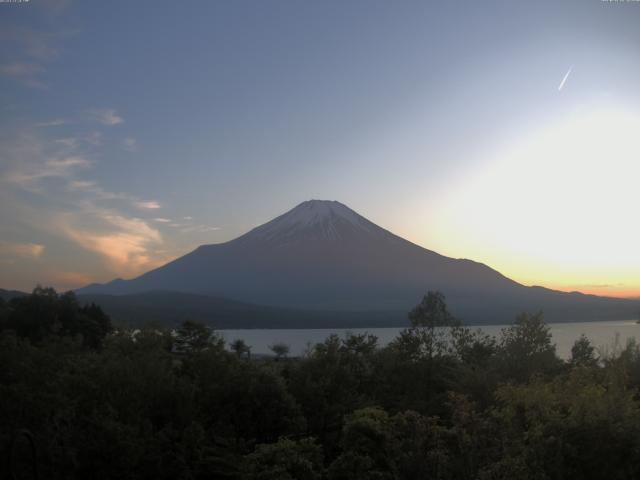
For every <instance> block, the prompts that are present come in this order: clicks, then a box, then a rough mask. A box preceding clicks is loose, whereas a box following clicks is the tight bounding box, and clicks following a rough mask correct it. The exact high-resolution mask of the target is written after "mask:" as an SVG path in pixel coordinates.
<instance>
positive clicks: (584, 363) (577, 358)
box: [569, 335, 598, 367]
mask: <svg viewBox="0 0 640 480" xmlns="http://www.w3.org/2000/svg"><path fill="white" fill-rule="evenodd" d="M595 352H596V349H595V347H593V346H592V345H591V342H590V341H589V339H588V338H587V337H585V336H584V335H580V338H579V339H577V340H576V341H575V342H574V344H573V347H571V360H570V361H569V363H570V364H571V365H572V366H574V367H594V366H595V365H596V364H597V363H598V358H597V357H596V353H595Z"/></svg>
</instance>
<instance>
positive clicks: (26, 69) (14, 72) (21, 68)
mask: <svg viewBox="0 0 640 480" xmlns="http://www.w3.org/2000/svg"><path fill="white" fill-rule="evenodd" d="M43 71H44V68H43V67H42V66H40V65H38V64H36V63H23V62H15V63H9V64H5V65H2V66H0V75H5V76H7V77H32V76H34V75H36V74H38V73H41V72H43Z"/></svg>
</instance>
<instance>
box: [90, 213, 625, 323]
mask: <svg viewBox="0 0 640 480" xmlns="http://www.w3.org/2000/svg"><path fill="white" fill-rule="evenodd" d="M435 289H437V290H440V291H442V292H443V293H444V294H445V295H446V296H447V299H448V301H449V303H450V304H451V306H452V309H453V310H454V313H457V314H458V315H459V316H461V317H463V319H464V320H466V321H468V322H473V323H476V322H499V321H509V320H511V319H512V318H513V316H514V315H515V314H516V313H517V312H519V311H522V310H538V309H543V310H545V313H546V314H547V317H548V318H549V319H550V320H557V321H559V320H581V319H585V320H596V319H614V318H615V319H619V318H633V317H635V312H636V307H637V303H635V302H629V301H625V300H620V299H608V298H600V297H593V296H587V295H581V294H566V293H561V292H554V291H551V290H547V289H542V288H531V287H524V286H522V285H520V284H518V283H516V282H514V281H512V280H510V279H508V278H506V277H505V276H503V275H502V274H500V273H499V272H497V271H495V270H493V269H491V268H489V267H487V266H486V265H483V264H481V263H477V262H473V261H471V260H464V259H453V258H449V257H445V256H442V255H439V254H437V253H435V252H432V251H430V250H427V249H424V248H422V247H420V246H418V245H415V244H413V243H411V242H408V241H407V240H404V239H402V238H400V237H398V236H396V235H394V234H392V233H391V232H389V231H387V230H384V229H382V228H380V227H378V226H377V225H375V224H373V223H372V222H370V221H369V220H367V219H366V218H364V217H362V216H360V215H358V214H357V213H356V212H354V211H353V210H351V209H350V208H348V207H346V206H345V205H343V204H341V203H339V202H330V201H320V200H311V201H307V202H304V203H302V204H300V205H298V206H297V207H295V208H294V209H292V210H290V211H289V212H287V213H285V214H284V215H281V216H279V217H277V218H275V219H274V220H272V221H270V222H268V223H266V224H264V225H261V226H259V227H257V228H255V229H253V230H251V231H250V232H248V233H246V234H244V235H242V236H240V237H238V238H236V239H235V240H232V241H230V242H226V243H221V244H216V245H203V246H201V247H198V248H197V249H196V250H194V251H193V252H191V253H189V254H187V255H185V256H183V257H180V258H178V259H176V260H174V261H173V262H170V263H168V264H167V265H164V266H162V267H160V268H157V269H155V270H152V271H150V272H147V273H145V274H144V275H141V276H140V277H138V278H135V279H133V280H115V281H113V282H110V283H108V284H105V285H91V286H88V287H85V288H84V289H81V290H80V291H79V293H84V294H88V293H103V294H112V295H123V294H134V293H142V292H146V291H152V290H165V291H176V292H184V293H194V294H201V295H215V296H221V297H227V298H232V299H235V300H239V301H243V302H250V303H255V304H262V305H270V306H279V307H287V308H301V309H307V310H308V309H319V310H334V311H335V310H340V311H380V312H389V313H394V314H395V313H397V312H406V311H407V310H409V309H410V308H411V307H412V306H413V305H415V304H416V303H417V302H418V301H419V299H420V298H421V295H422V294H424V292H425V291H427V290H435Z"/></svg>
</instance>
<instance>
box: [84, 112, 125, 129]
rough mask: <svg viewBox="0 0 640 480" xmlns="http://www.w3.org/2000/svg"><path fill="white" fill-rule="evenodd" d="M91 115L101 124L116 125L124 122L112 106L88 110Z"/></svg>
mask: <svg viewBox="0 0 640 480" xmlns="http://www.w3.org/2000/svg"><path fill="white" fill-rule="evenodd" d="M89 114H90V115H91V117H92V118H93V119H94V120H96V121H98V122H100V123H101V124H103V125H107V126H109V127H111V126H114V125H118V124H120V123H123V122H124V118H122V117H121V116H120V115H118V114H117V113H116V111H115V109H113V108H106V109H95V110H91V111H90V112H89Z"/></svg>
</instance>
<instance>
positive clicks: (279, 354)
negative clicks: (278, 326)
mask: <svg viewBox="0 0 640 480" xmlns="http://www.w3.org/2000/svg"><path fill="white" fill-rule="evenodd" d="M269 350H271V351H272V352H273V353H274V354H275V356H276V360H280V359H281V358H286V357H287V355H289V345H287V344H286V343H283V342H277V343H274V344H273V345H270V346H269Z"/></svg>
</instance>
